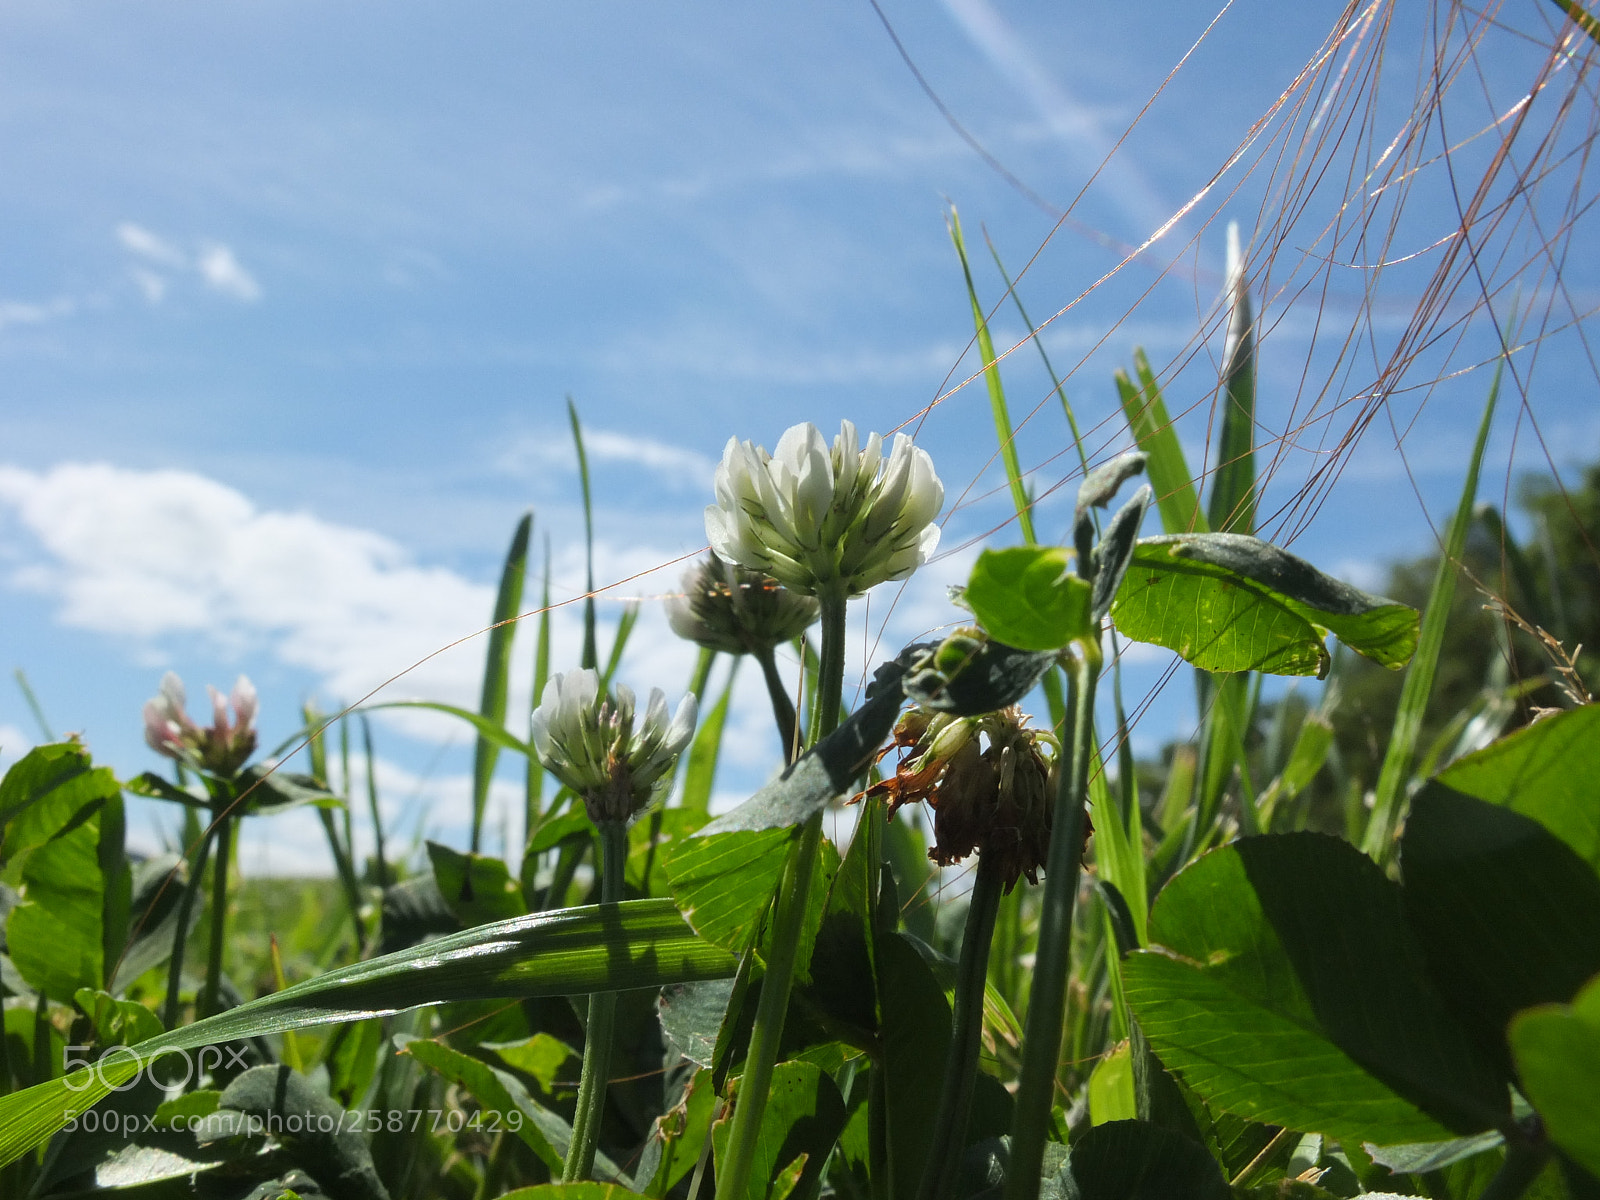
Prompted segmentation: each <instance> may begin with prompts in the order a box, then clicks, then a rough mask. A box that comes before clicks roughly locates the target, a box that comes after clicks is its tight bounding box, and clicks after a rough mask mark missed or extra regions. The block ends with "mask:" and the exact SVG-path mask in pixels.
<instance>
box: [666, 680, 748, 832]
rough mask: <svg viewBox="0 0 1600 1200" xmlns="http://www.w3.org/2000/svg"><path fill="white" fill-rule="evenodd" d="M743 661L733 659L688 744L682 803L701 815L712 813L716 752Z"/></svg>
mask: <svg viewBox="0 0 1600 1200" xmlns="http://www.w3.org/2000/svg"><path fill="white" fill-rule="evenodd" d="M742 661H743V660H742V659H740V658H735V659H733V660H732V666H731V667H730V668H729V669H728V682H727V685H726V686H725V687H724V688H723V689H722V695H721V697H719V698H718V700H717V702H716V704H715V705H714V706H713V707H712V709H711V711H710V712H708V713H707V714H706V715H705V717H704V718H702V719H701V722H700V728H699V729H697V730H696V731H695V735H694V741H693V743H691V744H690V746H689V753H688V756H687V757H688V763H687V765H686V766H685V767H684V769H683V798H682V799H681V800H680V801H679V804H680V805H681V806H682V807H683V808H686V809H689V810H690V811H691V812H698V813H699V814H700V815H701V816H706V815H708V813H709V809H710V805H711V785H712V783H713V782H714V781H715V779H716V775H717V756H718V755H719V753H720V752H721V750H722V731H723V729H724V728H726V726H727V723H728V706H729V705H730V704H731V703H732V701H733V684H734V681H735V680H736V679H738V677H739V664H740V662H742Z"/></svg>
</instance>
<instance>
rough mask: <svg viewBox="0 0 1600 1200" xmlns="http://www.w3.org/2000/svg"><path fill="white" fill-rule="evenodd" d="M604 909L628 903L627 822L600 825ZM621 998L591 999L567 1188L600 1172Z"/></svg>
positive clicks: (609, 995)
mask: <svg viewBox="0 0 1600 1200" xmlns="http://www.w3.org/2000/svg"><path fill="white" fill-rule="evenodd" d="M600 852H601V863H602V865H601V868H600V903H601V904H616V903H617V902H618V901H620V900H621V899H622V884H623V880H624V878H625V876H626V871H627V861H628V827H627V825H626V824H624V823H623V822H621V821H602V822H600ZM616 1016H617V994H616V993H615V992H595V993H593V994H591V995H590V997H589V1021H588V1024H587V1025H586V1026H585V1028H584V1034H583V1074H582V1075H581V1076H580V1077H579V1080H578V1107H577V1110H576V1111H575V1112H574V1113H573V1116H572V1145H571V1146H570V1147H568V1149H567V1161H566V1166H565V1168H564V1169H563V1170H562V1172H561V1182H562V1183H576V1182H578V1181H579V1180H582V1179H587V1178H589V1174H590V1172H591V1171H593V1170H594V1151H595V1144H596V1143H597V1142H598V1141H599V1138H600V1118H601V1116H602V1114H603V1113H604V1112H605V1107H606V1082H607V1076H609V1075H610V1073H611V1040H612V1033H613V1031H614V1029H615V1026H616Z"/></svg>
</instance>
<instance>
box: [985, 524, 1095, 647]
mask: <svg viewBox="0 0 1600 1200" xmlns="http://www.w3.org/2000/svg"><path fill="white" fill-rule="evenodd" d="M966 600H967V603H968V604H970V605H972V611H973V613H974V614H975V615H976V616H977V618H978V623H979V624H980V625H982V626H983V627H984V629H985V630H987V631H988V633H989V634H990V636H991V637H993V638H994V639H995V640H996V641H997V642H1004V643H1005V644H1006V645H1008V646H1015V647H1016V648H1017V649H1019V650H1035V651H1038V650H1059V649H1061V648H1062V647H1063V646H1065V645H1067V644H1068V643H1070V642H1074V641H1076V640H1077V639H1079V638H1082V637H1087V636H1088V635H1089V633H1090V631H1091V624H1090V620H1089V605H1090V588H1089V585H1088V584H1087V583H1086V582H1085V581H1083V580H1082V579H1079V578H1078V577H1077V575H1076V574H1074V573H1073V570H1072V557H1071V555H1070V554H1069V553H1068V552H1067V551H1066V550H1064V549H1062V548H1061V547H1059V546H1012V547H1010V548H1009V549H1005V550H985V551H984V552H983V553H982V554H980V555H978V561H977V563H976V564H975V565H974V566H973V568H972V575H971V577H970V578H969V579H968V580H967V590H966Z"/></svg>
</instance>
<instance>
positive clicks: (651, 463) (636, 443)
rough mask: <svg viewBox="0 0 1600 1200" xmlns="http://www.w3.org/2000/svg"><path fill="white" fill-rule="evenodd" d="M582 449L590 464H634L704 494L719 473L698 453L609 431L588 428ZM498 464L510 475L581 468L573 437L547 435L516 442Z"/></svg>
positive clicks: (528, 436)
mask: <svg viewBox="0 0 1600 1200" xmlns="http://www.w3.org/2000/svg"><path fill="white" fill-rule="evenodd" d="M583 448H584V453H585V454H587V455H588V458H589V461H590V463H591V464H593V463H597V462H618V463H631V464H633V465H634V466H640V467H644V468H645V469H647V470H649V471H653V472H655V473H656V474H657V475H659V476H660V477H661V478H662V479H664V480H665V481H667V482H669V483H671V484H673V485H675V486H679V487H684V488H695V489H699V490H702V491H705V490H709V488H710V486H711V476H712V473H713V472H714V471H715V470H716V464H715V463H713V462H712V461H711V460H710V459H709V458H707V457H706V456H705V455H704V454H701V453H700V452H699V451H696V450H689V449H686V448H685V447H682V446H674V445H672V444H670V443H668V442H660V441H656V440H655V439H653V438H642V437H634V436H633V435H631V434H626V433H616V432H614V431H612V430H608V429H585V430H584V431H583ZM498 462H499V467H500V469H501V470H503V471H507V472H510V473H520V472H522V471H525V470H527V469H528V468H529V467H531V466H539V467H546V468H549V467H555V468H558V469H560V468H564V469H566V470H569V471H572V472H574V473H576V471H577V469H578V456H577V452H576V450H575V448H574V447H573V444H572V440H571V438H570V437H562V436H554V437H552V436H549V435H547V434H528V435H526V436H523V437H520V438H516V439H514V440H513V441H512V443H511V445H510V446H509V447H507V448H506V449H505V450H504V451H502V452H501V454H500V456H499V460H498Z"/></svg>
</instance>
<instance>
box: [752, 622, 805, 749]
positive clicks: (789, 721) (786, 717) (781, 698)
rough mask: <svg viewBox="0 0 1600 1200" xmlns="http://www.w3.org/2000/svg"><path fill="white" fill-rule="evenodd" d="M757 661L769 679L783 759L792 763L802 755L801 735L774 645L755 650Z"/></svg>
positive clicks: (764, 675) (773, 716)
mask: <svg viewBox="0 0 1600 1200" xmlns="http://www.w3.org/2000/svg"><path fill="white" fill-rule="evenodd" d="M755 656H756V661H757V662H758V663H760V664H761V678H763V679H765V680H766V681H767V695H768V697H770V698H771V700H772V719H773V720H774V721H776V722H777V723H778V737H779V738H780V739H781V740H782V742H783V761H784V763H785V764H788V763H792V762H793V761H794V760H795V759H797V758H798V757H800V735H799V733H798V732H796V728H795V715H794V701H793V700H791V699H789V691H788V689H787V688H785V687H784V686H783V678H782V676H780V675H779V674H778V659H777V656H776V655H774V654H773V653H772V647H770V646H767V647H763V648H762V649H760V650H757V651H756V652H755Z"/></svg>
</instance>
